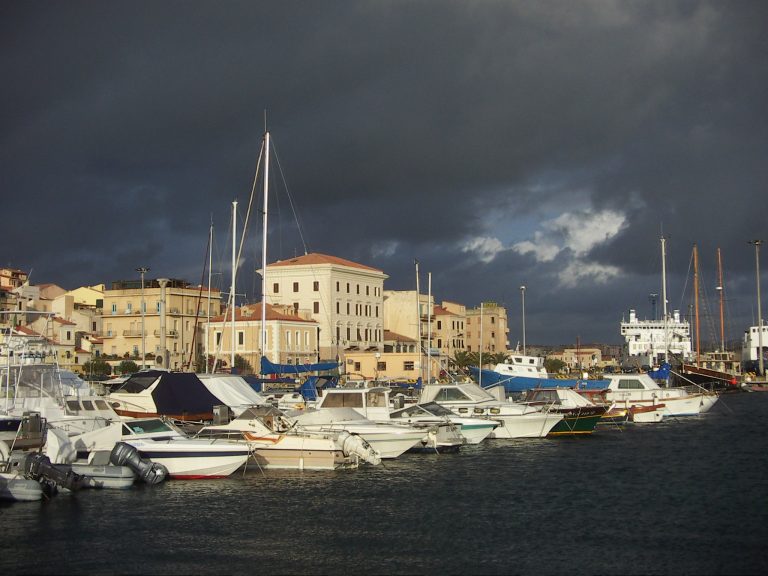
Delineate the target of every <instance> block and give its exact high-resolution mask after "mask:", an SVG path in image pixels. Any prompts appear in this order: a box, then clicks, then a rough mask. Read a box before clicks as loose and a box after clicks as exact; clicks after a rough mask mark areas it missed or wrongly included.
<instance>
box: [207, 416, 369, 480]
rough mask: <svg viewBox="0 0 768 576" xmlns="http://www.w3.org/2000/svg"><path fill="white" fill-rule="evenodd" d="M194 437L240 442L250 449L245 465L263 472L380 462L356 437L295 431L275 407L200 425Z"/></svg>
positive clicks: (319, 468)
mask: <svg viewBox="0 0 768 576" xmlns="http://www.w3.org/2000/svg"><path fill="white" fill-rule="evenodd" d="M195 438H203V439H213V438H215V439H227V440H233V441H234V440H236V441H239V442H242V443H244V444H246V445H247V446H248V447H249V449H250V450H251V459H250V460H249V462H251V461H253V462H255V464H256V465H258V467H259V468H264V469H270V468H280V469H291V470H336V469H339V468H356V467H357V466H358V465H359V463H360V462H367V463H369V464H373V465H376V464H379V463H380V462H381V458H380V457H379V455H378V453H377V452H376V451H375V450H374V448H373V447H371V446H370V445H369V444H368V443H367V442H365V440H363V439H362V438H361V437H360V436H354V435H352V434H350V433H349V432H347V431H346V430H338V431H332V432H320V431H310V430H306V429H305V430H297V429H295V427H294V423H293V422H291V421H289V420H288V419H287V418H285V417H284V416H283V414H282V412H281V411H280V410H278V409H276V408H267V407H261V408H248V409H247V410H245V411H244V412H242V414H241V415H240V416H238V417H237V418H235V419H234V420H232V421H231V422H228V423H226V424H218V425H211V426H204V427H203V428H201V429H200V431H199V432H198V433H197V435H196V436H195Z"/></svg>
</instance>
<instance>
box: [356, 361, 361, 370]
mask: <svg viewBox="0 0 768 576" xmlns="http://www.w3.org/2000/svg"><path fill="white" fill-rule="evenodd" d="M360 370H361V366H360V362H355V372H360Z"/></svg>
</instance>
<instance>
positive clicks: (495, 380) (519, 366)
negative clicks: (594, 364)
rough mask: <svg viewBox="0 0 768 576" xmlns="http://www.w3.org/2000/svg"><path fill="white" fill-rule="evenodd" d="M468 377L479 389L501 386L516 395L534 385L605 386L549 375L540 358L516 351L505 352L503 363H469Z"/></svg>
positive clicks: (543, 386)
mask: <svg viewBox="0 0 768 576" xmlns="http://www.w3.org/2000/svg"><path fill="white" fill-rule="evenodd" d="M469 372H470V375H471V376H472V378H473V379H474V380H475V382H477V383H478V384H480V385H481V386H482V387H483V388H488V387H491V386H503V387H504V391H505V392H506V393H507V394H520V393H521V392H525V391H526V390H531V389H535V388H574V387H578V388H586V389H599V388H605V387H606V386H607V385H608V382H607V381H605V380H593V379H588V378H552V377H550V375H549V374H548V373H547V370H546V368H545V367H544V358H542V357H541V356H530V355H526V354H521V353H519V352H517V351H516V352H512V353H509V354H507V357H506V359H505V360H504V362H499V363H498V364H496V365H494V366H493V368H490V369H486V368H483V369H482V370H481V369H480V368H478V367H477V366H470V367H469Z"/></svg>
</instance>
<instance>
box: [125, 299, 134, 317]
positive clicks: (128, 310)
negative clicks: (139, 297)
mask: <svg viewBox="0 0 768 576" xmlns="http://www.w3.org/2000/svg"><path fill="white" fill-rule="evenodd" d="M132 312H133V303H132V302H128V304H126V305H125V313H126V314H131V313H132Z"/></svg>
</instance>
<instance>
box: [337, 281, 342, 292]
mask: <svg viewBox="0 0 768 576" xmlns="http://www.w3.org/2000/svg"><path fill="white" fill-rule="evenodd" d="M340 291H341V287H340V286H339V282H338V281H337V282H336V292H340Z"/></svg>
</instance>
